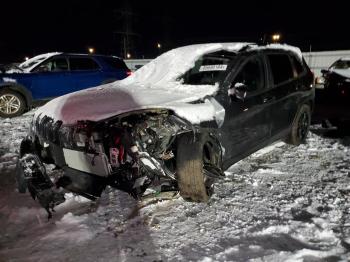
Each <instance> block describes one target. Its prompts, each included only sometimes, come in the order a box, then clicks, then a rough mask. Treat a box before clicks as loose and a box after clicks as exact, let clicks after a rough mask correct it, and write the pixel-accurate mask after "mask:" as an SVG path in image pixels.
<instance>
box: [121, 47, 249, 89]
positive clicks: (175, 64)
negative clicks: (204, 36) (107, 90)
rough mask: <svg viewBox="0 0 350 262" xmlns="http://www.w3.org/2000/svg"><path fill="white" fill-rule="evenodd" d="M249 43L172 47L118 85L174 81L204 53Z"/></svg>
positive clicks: (231, 48) (232, 48)
mask: <svg viewBox="0 0 350 262" xmlns="http://www.w3.org/2000/svg"><path fill="white" fill-rule="evenodd" d="M249 44H250V43H216V44H197V45H189V46H184V47H179V48H176V49H172V50H170V51H168V52H166V53H164V54H162V55H160V56H159V57H157V58H156V59H154V60H152V61H151V62H149V63H148V64H146V65H144V66H143V67H142V68H140V69H139V70H137V71H136V72H135V73H134V74H132V75H131V76H129V77H128V78H126V79H124V80H122V81H120V82H118V83H117V84H118V85H120V84H121V85H129V84H135V83H137V84H141V85H155V84H159V85H161V84H162V83H169V82H176V80H177V78H178V77H179V76H181V75H183V74H184V73H186V72H187V71H188V70H189V69H191V68H192V67H194V64H195V62H196V61H197V60H198V58H199V57H201V56H203V55H204V54H208V53H212V52H216V51H221V50H225V51H231V52H238V51H239V50H240V49H242V48H243V47H245V46H247V45H249Z"/></svg>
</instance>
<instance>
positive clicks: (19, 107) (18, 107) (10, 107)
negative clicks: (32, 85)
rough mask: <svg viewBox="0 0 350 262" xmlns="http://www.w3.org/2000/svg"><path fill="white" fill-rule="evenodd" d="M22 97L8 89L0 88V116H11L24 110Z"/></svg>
mask: <svg viewBox="0 0 350 262" xmlns="http://www.w3.org/2000/svg"><path fill="white" fill-rule="evenodd" d="M26 108H27V106H26V101H25V99H24V97H23V96H22V95H21V94H20V93H18V92H15V91H12V90H10V89H3V90H0V117H4V118H11V117H15V116H19V115H22V114H23V113H24V111H25V110H26Z"/></svg>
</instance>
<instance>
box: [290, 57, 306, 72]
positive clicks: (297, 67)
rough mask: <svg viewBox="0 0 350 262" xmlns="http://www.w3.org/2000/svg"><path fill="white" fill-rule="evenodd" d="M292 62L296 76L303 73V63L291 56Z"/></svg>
mask: <svg viewBox="0 0 350 262" xmlns="http://www.w3.org/2000/svg"><path fill="white" fill-rule="evenodd" d="M292 61H293V64H294V68H295V71H296V72H297V75H301V74H302V73H303V72H304V66H303V62H302V61H301V60H299V59H298V58H296V57H295V56H294V55H293V56H292Z"/></svg>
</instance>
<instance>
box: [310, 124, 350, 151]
mask: <svg viewBox="0 0 350 262" xmlns="http://www.w3.org/2000/svg"><path fill="white" fill-rule="evenodd" d="M310 131H311V132H312V133H314V134H316V135H318V136H321V137H324V138H330V139H337V140H339V142H340V143H342V144H343V145H344V146H350V127H342V128H336V127H331V128H322V127H319V126H311V128H310Z"/></svg>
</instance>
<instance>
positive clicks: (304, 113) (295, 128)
mask: <svg viewBox="0 0 350 262" xmlns="http://www.w3.org/2000/svg"><path fill="white" fill-rule="evenodd" d="M310 123H311V109H310V106H309V105H306V104H304V105H302V106H301V107H300V108H299V110H298V112H297V114H296V116H295V118H294V121H293V124H292V128H291V131H290V133H289V135H288V137H287V138H286V139H285V142H286V143H287V144H291V145H295V146H298V145H300V144H301V143H304V142H305V140H306V137H307V135H308V133H309V129H310Z"/></svg>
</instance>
